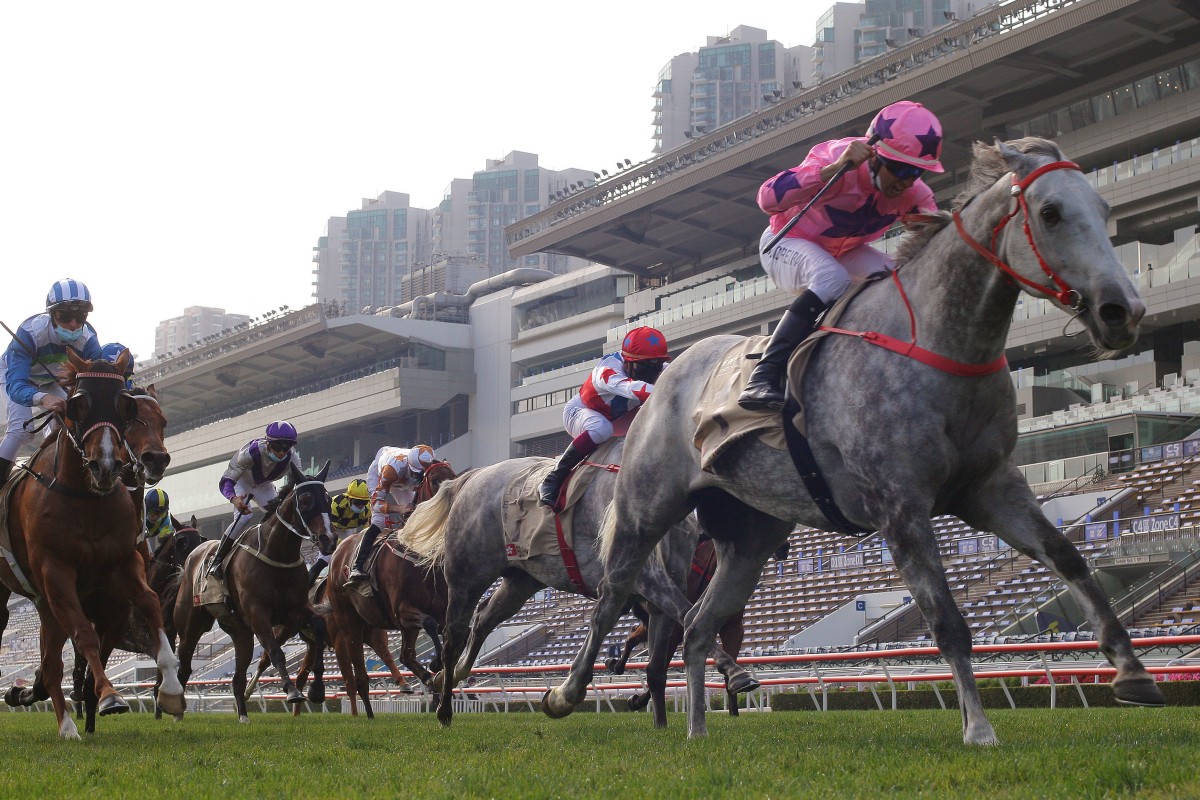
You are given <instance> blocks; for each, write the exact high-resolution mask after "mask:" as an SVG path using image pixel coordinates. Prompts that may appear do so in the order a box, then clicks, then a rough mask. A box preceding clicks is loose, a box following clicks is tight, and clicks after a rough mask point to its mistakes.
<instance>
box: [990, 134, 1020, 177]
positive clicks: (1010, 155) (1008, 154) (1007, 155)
mask: <svg viewBox="0 0 1200 800" xmlns="http://www.w3.org/2000/svg"><path fill="white" fill-rule="evenodd" d="M996 152H998V153H999V154H1000V157H1001V158H1003V159H1004V163H1006V164H1008V167H1009V169H1011V170H1012V171H1013V172H1016V171H1017V168H1018V167H1020V165H1021V162H1022V161H1023V160H1024V159H1025V154H1024V153H1022V152H1021V151H1020V150H1018V149H1017V148H1015V147H1013V146H1012V145H1011V144H1009V143H1008V142H1002V141H1000V140H999V139H997V140H996Z"/></svg>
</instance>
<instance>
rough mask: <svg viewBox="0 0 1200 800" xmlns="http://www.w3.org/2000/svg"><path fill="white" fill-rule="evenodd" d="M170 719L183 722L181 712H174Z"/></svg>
mask: <svg viewBox="0 0 1200 800" xmlns="http://www.w3.org/2000/svg"><path fill="white" fill-rule="evenodd" d="M171 719H173V720H175V721H176V722H183V714H176V715H174V716H173V717H171Z"/></svg>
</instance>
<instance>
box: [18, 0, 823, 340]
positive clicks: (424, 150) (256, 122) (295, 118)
mask: <svg viewBox="0 0 1200 800" xmlns="http://www.w3.org/2000/svg"><path fill="white" fill-rule="evenodd" d="M829 4H830V3H829V2H824V0H822V1H821V2H813V3H810V2H808V0H802V2H798V3H792V4H784V5H780V4H779V3H767V2H759V1H758V0H750V1H749V2H736V3H735V2H728V0H725V2H711V1H710V0H697V1H694V2H688V3H682V4H681V3H653V2H651V3H647V2H644V1H643V2H629V1H628V0H615V2H605V3H595V4H563V3H560V2H555V3H549V2H540V1H539V2H518V3H513V4H495V3H487V4H484V3H475V2H468V3H457V4H451V5H446V4H441V3H436V4H435V3H420V4H417V3H406V2H396V1H395V0H390V2H375V1H374V0H371V2H357V1H356V0H346V1H345V2H341V3H321V4H319V5H318V4H314V3H309V2H305V1H304V0H300V1H299V2H287V3H284V2H262V1H261V0H249V1H247V0H241V2H236V3H233V2H225V1H224V0H217V1H216V2H208V3H203V4H199V3H194V4H181V3H163V2H123V0H114V2H110V3H96V2H78V0H64V1H63V2H56V3H38V2H19V3H10V4H8V5H6V6H5V10H4V12H3V16H2V18H0V19H2V25H0V74H2V75H3V78H0V100H2V103H3V105H2V109H3V117H4V129H3V138H2V142H3V143H2V144H0V153H2V154H3V161H2V163H3V168H2V171H0V196H2V198H3V199H2V203H3V205H2V207H0V211H2V216H0V220H2V224H3V226H4V241H5V251H6V256H5V265H4V269H3V275H4V290H3V292H0V320H3V321H4V322H5V323H6V324H7V325H8V326H9V327H10V328H14V329H15V328H16V326H17V325H18V324H19V323H20V322H21V321H22V320H23V319H25V318H26V317H27V316H29V315H30V314H32V313H35V312H38V311H41V310H42V309H43V308H44V304H45V294H46V290H47V289H48V288H49V286H50V284H52V283H53V282H54V281H55V280H57V279H59V278H63V277H72V278H77V279H79V280H82V281H84V282H85V283H87V284H88V286H89V287H90V288H91V290H92V293H93V296H94V299H95V302H96V311H95V313H93V315H92V322H93V324H95V326H96V328H97V329H98V331H99V333H100V336H101V338H102V340H104V341H120V342H122V343H124V344H126V345H127V346H129V347H131V348H132V349H133V350H134V351H135V353H136V354H137V355H138V356H139V357H141V358H147V357H149V356H150V355H151V351H152V349H153V343H154V326H155V325H156V324H157V323H158V321H160V320H162V319H167V318H170V317H174V316H178V315H179V314H180V313H181V312H182V310H183V308H184V307H185V306H188V305H204V306H216V307H220V308H224V309H225V310H226V311H229V312H232V313H241V314H248V315H250V316H257V315H258V314H260V313H262V312H263V311H266V310H269V309H273V308H277V307H278V306H280V305H283V304H287V305H290V306H291V307H292V308H298V307H301V306H304V305H307V304H309V303H311V302H313V301H312V296H311V295H312V285H311V284H312V280H313V277H314V276H313V275H312V272H311V271H312V269H313V268H314V267H315V265H314V264H313V263H312V260H311V259H312V247H313V245H314V244H315V243H316V240H317V237H318V236H320V235H321V234H322V233H323V232H324V226H325V222H326V220H327V219H328V218H329V217H331V216H341V215H344V214H345V213H346V212H347V211H349V210H351V209H354V208H358V207H359V206H360V204H361V201H362V198H364V197H375V196H377V195H379V194H380V193H381V192H383V191H384V190H389V189H390V190H393V191H398V192H407V193H408V194H409V195H411V197H412V203H413V205H415V206H418V207H422V208H429V207H433V206H435V205H436V204H437V203H438V202H439V201H440V200H441V198H442V194H443V191H444V190H445V188H446V187H447V185H448V184H449V182H450V180H451V179H453V178H469V177H470V176H471V174H472V173H473V172H474V171H475V170H479V169H483V167H484V162H485V160H486V159H489V158H500V157H502V156H504V155H505V154H506V153H508V152H509V151H511V150H523V151H527V152H532V153H537V154H538V155H539V156H540V163H541V164H542V166H545V167H548V168H551V169H566V168H569V167H580V168H584V169H589V170H595V171H598V170H599V169H600V168H601V167H605V168H608V169H611V168H612V167H613V166H615V164H616V162H617V161H618V160H621V159H625V158H629V159H631V160H632V161H634V162H635V163H636V162H637V161H640V160H642V159H645V158H647V157H648V156H649V155H650V147H651V140H650V135H651V127H650V123H651V106H652V103H653V101H652V98H651V92H652V90H653V86H654V83H655V81H656V79H657V76H658V72H659V70H660V69H661V68H662V67H663V66H664V65H665V64H666V63H667V62H668V61H669V60H670V58H671V57H672V56H673V55H676V54H678V53H682V52H687V51H694V50H696V49H698V48H699V47H701V46H703V45H704V44H705V43H706V37H707V36H709V35H722V34H725V33H727V32H728V31H729V30H731V29H732V28H734V27H736V26H738V25H742V24H744V25H751V26H754V27H758V28H764V29H766V30H767V32H768V34H769V35H770V36H771V37H772V38H774V39H777V40H779V41H781V42H783V43H784V44H785V45H787V46H789V47H791V46H795V45H797V44H811V43H812V40H813V32H814V25H815V22H816V18H817V16H818V15H819V14H820V13H821V12H822V11H824V10H825V9H826V8H828V6H829ZM0 336H2V337H3V341H4V346H7V345H8V342H9V337H8V335H7V334H6V333H3V332H2V331H0Z"/></svg>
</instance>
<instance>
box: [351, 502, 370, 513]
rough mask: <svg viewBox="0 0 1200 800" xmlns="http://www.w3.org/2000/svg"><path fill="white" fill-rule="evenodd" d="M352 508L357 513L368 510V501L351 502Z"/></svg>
mask: <svg viewBox="0 0 1200 800" xmlns="http://www.w3.org/2000/svg"><path fill="white" fill-rule="evenodd" d="M350 510H351V511H353V512H354V513H355V514H361V513H362V512H364V511H366V510H367V504H366V503H351V504H350Z"/></svg>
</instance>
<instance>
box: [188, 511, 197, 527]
mask: <svg viewBox="0 0 1200 800" xmlns="http://www.w3.org/2000/svg"><path fill="white" fill-rule="evenodd" d="M188 527H189V528H194V527H196V515H195V514H192V521H191V522H189V523H188Z"/></svg>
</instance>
